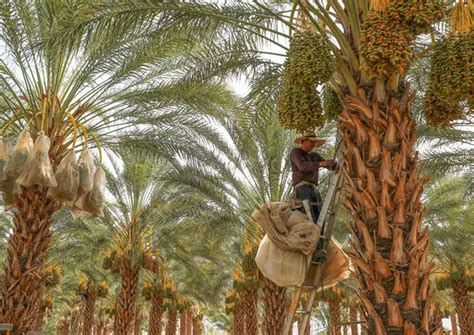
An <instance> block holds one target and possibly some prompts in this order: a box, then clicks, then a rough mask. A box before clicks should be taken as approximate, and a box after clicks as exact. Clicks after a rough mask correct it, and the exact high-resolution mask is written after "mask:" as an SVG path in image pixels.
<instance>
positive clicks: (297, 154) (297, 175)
mask: <svg viewBox="0 0 474 335" xmlns="http://www.w3.org/2000/svg"><path fill="white" fill-rule="evenodd" d="M290 160H291V170H292V171H293V186H294V185H296V184H298V183H299V182H301V181H303V180H304V181H308V182H310V183H313V184H315V185H318V176H319V174H318V172H319V162H321V161H324V160H325V159H324V158H323V157H322V156H321V155H320V154H318V153H317V152H306V151H304V150H303V149H301V148H294V149H293V150H291V153H290Z"/></svg>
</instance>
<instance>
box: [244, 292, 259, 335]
mask: <svg viewBox="0 0 474 335" xmlns="http://www.w3.org/2000/svg"><path fill="white" fill-rule="evenodd" d="M257 301H258V290H257V288H247V289H246V290H245V291H244V294H243V303H244V306H245V334H246V335H258V309H257Z"/></svg>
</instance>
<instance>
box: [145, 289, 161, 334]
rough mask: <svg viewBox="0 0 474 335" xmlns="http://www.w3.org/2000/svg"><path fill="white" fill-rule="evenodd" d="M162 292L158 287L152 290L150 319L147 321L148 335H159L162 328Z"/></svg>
mask: <svg viewBox="0 0 474 335" xmlns="http://www.w3.org/2000/svg"><path fill="white" fill-rule="evenodd" d="M163 298H164V297H163V291H162V290H161V289H160V288H159V287H155V288H154V289H153V294H152V296H151V308H150V317H149V321H148V333H149V334H150V335H161V329H162V328H163Z"/></svg>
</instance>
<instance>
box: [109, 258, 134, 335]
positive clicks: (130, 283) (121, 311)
mask: <svg viewBox="0 0 474 335" xmlns="http://www.w3.org/2000/svg"><path fill="white" fill-rule="evenodd" d="M120 274H121V287H120V292H119V294H118V297H117V312H116V313H115V323H114V334H115V335H128V334H129V333H131V332H132V326H133V321H134V317H135V303H136V300H137V287H138V279H139V274H140V268H137V267H134V266H133V265H132V262H131V260H130V259H129V258H124V259H123V260H122V265H121V271H120Z"/></svg>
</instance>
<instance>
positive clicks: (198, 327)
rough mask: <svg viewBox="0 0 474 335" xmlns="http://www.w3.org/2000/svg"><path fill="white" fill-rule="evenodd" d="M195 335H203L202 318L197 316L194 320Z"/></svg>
mask: <svg viewBox="0 0 474 335" xmlns="http://www.w3.org/2000/svg"><path fill="white" fill-rule="evenodd" d="M193 335H203V326H202V316H201V315H197V316H196V317H194V319H193Z"/></svg>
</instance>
